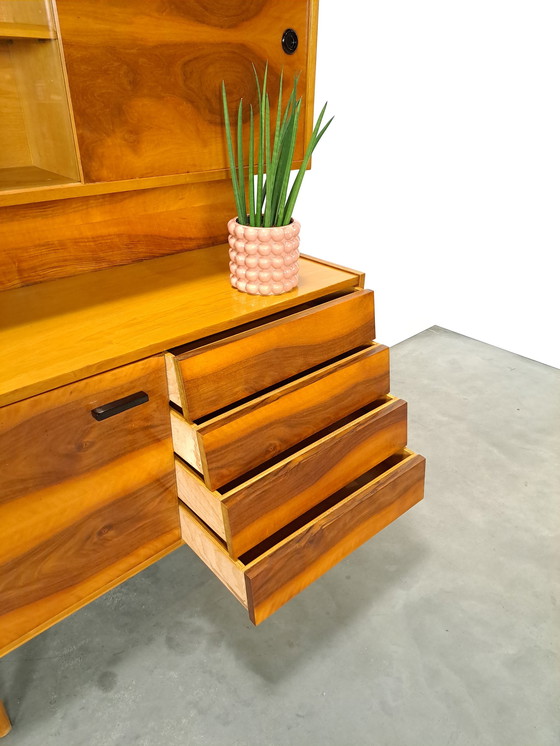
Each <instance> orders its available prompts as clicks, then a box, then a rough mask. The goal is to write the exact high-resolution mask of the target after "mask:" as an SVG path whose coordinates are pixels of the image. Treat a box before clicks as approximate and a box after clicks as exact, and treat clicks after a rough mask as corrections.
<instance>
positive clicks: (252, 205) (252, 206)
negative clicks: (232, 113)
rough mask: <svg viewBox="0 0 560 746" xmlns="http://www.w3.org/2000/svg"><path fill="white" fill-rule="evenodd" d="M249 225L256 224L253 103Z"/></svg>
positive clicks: (250, 121)
mask: <svg viewBox="0 0 560 746" xmlns="http://www.w3.org/2000/svg"><path fill="white" fill-rule="evenodd" d="M249 225H255V122H254V115H253V106H252V105H251V109H250V115H249Z"/></svg>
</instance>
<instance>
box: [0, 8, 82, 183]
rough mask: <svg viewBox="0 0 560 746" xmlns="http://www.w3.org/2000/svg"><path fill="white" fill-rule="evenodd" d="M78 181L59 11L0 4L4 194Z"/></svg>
mask: <svg viewBox="0 0 560 746" xmlns="http://www.w3.org/2000/svg"><path fill="white" fill-rule="evenodd" d="M79 180H80V169H79V164H78V157H77V153H76V147H75V142H74V133H73V128H72V118H71V112H70V106H69V101H68V95H67V90H66V80H65V73H64V66H63V61H62V57H61V48H60V41H59V39H58V38H57V28H56V18H55V7H54V6H53V5H52V4H51V2H50V0H0V190H4V189H18V188H19V189H21V188H31V187H40V186H46V185H49V184H50V185H53V184H64V183H70V182H74V181H79Z"/></svg>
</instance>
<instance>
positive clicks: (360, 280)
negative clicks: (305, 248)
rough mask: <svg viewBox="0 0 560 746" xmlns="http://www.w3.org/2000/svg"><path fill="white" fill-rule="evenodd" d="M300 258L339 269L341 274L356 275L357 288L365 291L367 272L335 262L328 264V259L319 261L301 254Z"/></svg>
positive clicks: (308, 255)
mask: <svg viewBox="0 0 560 746" xmlns="http://www.w3.org/2000/svg"><path fill="white" fill-rule="evenodd" d="M300 257H301V258H302V259H307V260H308V261H309V262H315V263H316V264H324V265H325V267H332V268H333V269H338V270H340V271H341V272H348V274H351V275H355V276H356V278H357V287H358V288H359V289H360V290H363V288H364V284H365V279H366V273H365V272H360V270H357V269H351V268H350V267H345V266H343V265H342V264H335V263H334V262H328V261H327V260H326V259H319V258H318V257H316V256H311V255H310V254H300ZM370 292H373V290H371V291H370Z"/></svg>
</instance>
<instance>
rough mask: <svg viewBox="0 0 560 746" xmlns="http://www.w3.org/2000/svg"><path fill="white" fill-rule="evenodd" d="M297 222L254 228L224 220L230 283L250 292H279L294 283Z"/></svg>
mask: <svg viewBox="0 0 560 746" xmlns="http://www.w3.org/2000/svg"><path fill="white" fill-rule="evenodd" d="M300 228H301V225H300V224H299V223H298V221H297V220H293V219H292V220H291V221H290V224H289V225H284V226H276V227H274V228H254V227H252V226H250V225H240V224H239V223H238V222H237V218H232V219H231V220H230V221H229V223H228V231H229V237H228V241H229V257H230V263H229V271H230V279H231V284H232V286H233V287H234V288H237V289H238V290H239V291H240V292H242V293H249V294H250V295H280V294H281V293H287V292H289V291H290V290H293V289H294V288H295V287H297V284H298V269H299V261H298V259H299V251H298V247H299V231H300Z"/></svg>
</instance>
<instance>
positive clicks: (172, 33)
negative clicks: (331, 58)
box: [57, 0, 314, 181]
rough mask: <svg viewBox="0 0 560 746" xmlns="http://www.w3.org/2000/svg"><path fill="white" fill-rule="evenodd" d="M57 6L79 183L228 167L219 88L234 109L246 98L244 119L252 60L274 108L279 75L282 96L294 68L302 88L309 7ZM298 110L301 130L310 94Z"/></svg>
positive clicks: (118, 0)
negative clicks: (293, 44) (294, 39)
mask: <svg viewBox="0 0 560 746" xmlns="http://www.w3.org/2000/svg"><path fill="white" fill-rule="evenodd" d="M57 6H58V14H59V20H60V28H61V36H62V42H63V47H64V53H65V58H66V65H67V70H68V80H69V85H70V93H71V97H72V105H73V110H74V116H75V120H76V128H77V133H78V141H79V146H80V153H81V158H82V166H83V171H84V176H85V180H86V181H112V180H119V179H131V178H139V177H147V176H158V175H159V176H161V175H169V174H177V173H192V172H206V171H211V170H216V169H223V168H226V167H227V154H226V147H225V141H224V132H223V113H222V104H221V97H220V85H221V82H222V80H225V82H226V86H227V89H228V94H229V96H230V100H231V102H232V104H233V103H234V102H236V101H238V100H239V98H240V97H241V96H242V97H243V99H244V103H245V112H244V113H245V117H244V118H245V121H246V122H248V117H249V104H251V103H252V104H253V106H254V107H255V106H256V104H257V97H256V87H255V81H254V76H253V69H252V65H253V64H254V65H255V67H256V69H257V70H258V72H259V74H260V75H261V76H262V73H263V71H264V66H265V63H266V61H267V60H268V63H269V84H270V91H271V106H272V107H273V111H274V110H275V109H274V102H275V100H276V97H277V91H278V81H279V77H280V72H281V69H282V68H283V69H284V76H285V86H284V91H285V99H286V100H287V96H288V93H289V90H288V89H289V87H290V86H291V83H292V81H293V79H294V76H295V75H296V74H297V73H298V72H299V73H300V85H299V90H300V92H301V93H303V92H305V90H306V82H307V80H306V67H307V62H308V48H309V44H310V40H309V31H308V24H309V23H310V20H309V19H308V13H310V12H311V10H310V7H311V1H310V0H283V1H282V2H278V1H277V0H243V1H241V0H238V1H237V2H230V1H229V0H228V2H225V1H224V0H221V2H206V1H205V0H196V1H193V2H183V1H181V0H150V2H149V3H138V2H137V1H136V0H113V2H111V3H103V10H102V12H101V11H100V4H99V2H98V0H58V3H57ZM287 28H294V29H295V30H296V31H297V33H298V36H299V46H298V48H297V51H296V52H295V53H294V54H292V55H287V54H286V53H285V52H284V51H283V49H282V46H281V39H282V34H283V32H284V31H285V29H287ZM311 44H312V45H314V39H313V40H311ZM306 104H307V107H308V110H307V112H306V117H305V118H306V119H307V121H305V122H304V126H303V127H302V128H301V129H302V131H303V130H304V129H307V127H308V125H309V120H310V118H311V116H312V105H313V101H312V95H307V96H306ZM245 129H246V130H247V129H248V127H246V128H245ZM246 135H247V132H246ZM302 156H303V137H302V136H301V135H300V140H299V143H298V148H297V150H296V158H300V159H301V158H302Z"/></svg>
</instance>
